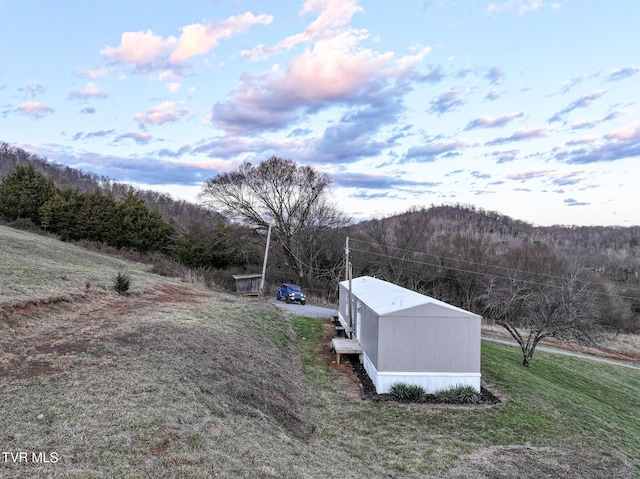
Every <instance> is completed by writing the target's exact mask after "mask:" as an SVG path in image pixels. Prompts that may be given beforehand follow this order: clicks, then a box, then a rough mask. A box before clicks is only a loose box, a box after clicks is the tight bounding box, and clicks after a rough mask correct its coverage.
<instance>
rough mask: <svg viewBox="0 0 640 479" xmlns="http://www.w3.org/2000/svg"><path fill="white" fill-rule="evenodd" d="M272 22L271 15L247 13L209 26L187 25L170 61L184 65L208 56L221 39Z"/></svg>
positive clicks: (183, 28)
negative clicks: (199, 57) (194, 58)
mask: <svg viewBox="0 0 640 479" xmlns="http://www.w3.org/2000/svg"><path fill="white" fill-rule="evenodd" d="M272 21H273V17H272V16H271V15H257V16H256V15H254V14H253V13H251V12H246V13H243V14H241V15H236V16H234V17H230V18H227V19H226V20H223V21H221V22H217V23H213V24H209V25H203V24H200V23H194V24H192V25H187V26H185V27H182V29H181V30H182V35H180V38H179V39H178V47H177V48H176V49H175V50H174V51H173V53H171V55H170V56H169V61H170V62H172V63H183V62H185V61H187V60H189V59H191V58H193V57H196V56H200V55H206V54H207V53H208V52H209V51H211V50H212V49H213V48H214V47H216V46H217V45H218V42H219V41H220V40H221V39H223V38H229V37H231V36H233V35H235V34H237V33H240V32H243V31H245V30H247V29H248V28H249V27H251V26H253V25H256V24H262V25H269V24H270V23H271V22H272Z"/></svg>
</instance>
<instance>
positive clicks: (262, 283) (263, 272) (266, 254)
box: [260, 223, 271, 292]
mask: <svg viewBox="0 0 640 479" xmlns="http://www.w3.org/2000/svg"><path fill="white" fill-rule="evenodd" d="M270 241H271V223H269V230H268V231H267V244H266V246H265V247H264V261H263V262H262V277H261V278H260V291H261V292H262V290H263V289H264V276H265V274H266V272H267V257H268V256H269V242H270Z"/></svg>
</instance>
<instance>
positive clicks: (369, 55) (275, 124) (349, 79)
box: [212, 29, 410, 132]
mask: <svg viewBox="0 0 640 479" xmlns="http://www.w3.org/2000/svg"><path fill="white" fill-rule="evenodd" d="M366 38H368V33H367V32H366V31H363V30H353V29H347V30H343V31H341V32H337V33H335V34H334V35H332V36H327V37H323V38H321V39H319V40H318V41H317V42H316V43H315V44H314V45H313V48H308V49H306V50H305V51H304V52H303V53H302V54H301V55H299V56H297V57H294V58H293V59H292V60H291V61H290V62H289V63H288V64H287V66H286V69H284V70H281V69H280V68H278V67H276V68H273V69H271V70H270V71H268V72H265V73H264V74H262V75H260V76H248V75H246V76H244V77H243V78H242V79H241V86H240V88H239V89H238V90H237V91H236V92H235V93H234V96H233V98H231V99H230V100H229V101H228V102H224V103H218V104H216V105H215V106H214V111H213V116H212V122H213V123H214V124H215V125H216V126H217V127H219V128H221V129H223V130H225V131H233V132H238V131H241V130H247V131H248V130H256V129H269V128H279V127H282V126H283V125H284V124H286V123H288V122H290V121H292V120H294V119H296V118H298V117H299V115H300V112H301V111H314V110H317V109H321V108H323V107H325V106H329V105H330V104H331V103H334V102H337V103H339V102H349V103H353V104H366V103H371V102H373V101H374V100H375V99H378V100H380V99H382V98H383V97H385V96H386V95H392V94H393V92H391V91H390V90H392V88H391V87H389V84H390V83H391V82H394V81H395V80H398V79H399V78H401V77H403V76H405V75H406V74H407V73H408V72H409V71H410V67H409V66H407V65H409V64H410V62H408V61H406V60H404V59H401V60H402V61H404V62H405V63H402V62H401V63H398V61H394V54H393V52H386V53H379V52H375V51H372V50H370V49H366V48H361V47H360V45H359V44H360V42H362V41H363V40H364V39H366ZM386 88H388V89H386Z"/></svg>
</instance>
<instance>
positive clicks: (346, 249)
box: [344, 236, 349, 281]
mask: <svg viewBox="0 0 640 479" xmlns="http://www.w3.org/2000/svg"><path fill="white" fill-rule="evenodd" d="M344 279H345V281H346V280H347V279H349V237H348V236H347V243H346V245H345V247H344Z"/></svg>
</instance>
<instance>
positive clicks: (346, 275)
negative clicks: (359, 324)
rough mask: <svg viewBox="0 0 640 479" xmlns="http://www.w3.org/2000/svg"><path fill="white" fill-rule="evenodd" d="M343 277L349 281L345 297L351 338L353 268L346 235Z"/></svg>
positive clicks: (351, 336)
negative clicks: (347, 293) (347, 292)
mask: <svg viewBox="0 0 640 479" xmlns="http://www.w3.org/2000/svg"><path fill="white" fill-rule="evenodd" d="M344 262H345V270H344V279H345V280H348V281H349V295H348V297H347V303H348V304H347V314H348V316H349V338H353V305H352V303H353V300H352V299H351V277H352V276H353V270H352V267H351V261H350V260H349V237H348V236H347V242H346V244H345V247H344Z"/></svg>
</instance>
